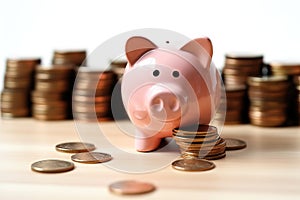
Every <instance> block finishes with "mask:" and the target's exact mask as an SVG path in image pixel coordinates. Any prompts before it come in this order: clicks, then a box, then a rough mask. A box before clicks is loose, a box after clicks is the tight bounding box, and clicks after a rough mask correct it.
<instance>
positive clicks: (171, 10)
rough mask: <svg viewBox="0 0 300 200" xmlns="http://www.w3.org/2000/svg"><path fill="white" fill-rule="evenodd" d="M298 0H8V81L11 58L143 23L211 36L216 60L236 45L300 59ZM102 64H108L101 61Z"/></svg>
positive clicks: (4, 34) (98, 39)
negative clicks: (9, 60)
mask: <svg viewBox="0 0 300 200" xmlns="http://www.w3.org/2000/svg"><path fill="white" fill-rule="evenodd" d="M299 2H300V1H297V0H248V1H245V0H206V1H202V0H194V1H192V0H180V1H175V0H172V1H167V0H151V1H144V0H107V1H102V0H82V1H77V0H48V1H43V0H23V1H22V0H19V1H18V0H6V1H5V0H0V27H1V28H0V77H1V78H0V88H2V87H3V75H4V70H5V59H6V58H7V57H15V56H35V57H36V56H38V57H41V58H42V59H43V64H45V65H48V64H49V63H50V61H51V56H52V52H53V49H61V48H63V49H66V48H85V49H87V50H88V52H91V51H92V50H93V49H95V48H96V47H97V46H98V45H100V44H101V43H102V42H103V41H105V40H107V39H109V38H111V37H112V36H115V35H117V34H119V33H122V32H125V31H130V30H133V29H138V28H164V29H170V30H173V31H176V32H179V33H181V34H183V35H186V36H188V37H190V38H196V37H199V36H208V37H210V38H211V40H212V42H213V45H214V58H213V59H214V62H215V64H216V65H217V66H218V67H219V68H222V67H223V62H224V54H225V53H226V52H231V51H250V52H261V53H263V54H264V56H265V61H266V62H269V61H272V60H298V61H299V60H300V3H299ZM100 67H101V66H100Z"/></svg>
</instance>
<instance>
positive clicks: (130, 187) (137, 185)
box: [109, 180, 155, 195]
mask: <svg viewBox="0 0 300 200" xmlns="http://www.w3.org/2000/svg"><path fill="white" fill-rule="evenodd" d="M109 190H110V191H111V192H113V193H116V194H121V195H136V194H145V193H148V192H152V191H154V190H155V186H154V185H153V184H151V183H145V182H139V181H134V180H127V181H118V182H115V183H112V184H110V185H109Z"/></svg>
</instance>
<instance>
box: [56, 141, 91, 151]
mask: <svg viewBox="0 0 300 200" xmlns="http://www.w3.org/2000/svg"><path fill="white" fill-rule="evenodd" d="M55 149H56V150H57V151H60V152H65V153H81V152H88V151H93V150H95V149H96V147H95V145H93V144H90V143H82V142H66V143H61V144H58V145H56V146H55Z"/></svg>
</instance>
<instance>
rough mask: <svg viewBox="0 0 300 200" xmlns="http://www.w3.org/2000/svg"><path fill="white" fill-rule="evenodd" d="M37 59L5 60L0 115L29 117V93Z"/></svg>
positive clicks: (37, 62)
mask: <svg viewBox="0 0 300 200" xmlns="http://www.w3.org/2000/svg"><path fill="white" fill-rule="evenodd" d="M40 63H41V60H40V59H39V58H32V59H7V61H6V72H5V79H4V90H3V91H2V93H1V115H2V117H5V118H11V117H26V116H30V106H31V102H30V91H31V90H32V88H33V83H34V81H33V74H34V70H35V68H36V66H37V65H39V64H40Z"/></svg>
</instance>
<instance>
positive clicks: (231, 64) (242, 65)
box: [223, 53, 263, 86]
mask: <svg viewBox="0 0 300 200" xmlns="http://www.w3.org/2000/svg"><path fill="white" fill-rule="evenodd" d="M262 66H263V55H256V54H240V53H230V54H226V56H225V66H224V69H223V75H224V82H225V84H226V85H234V86H237V85H247V78H248V76H260V75H261V71H262Z"/></svg>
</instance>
